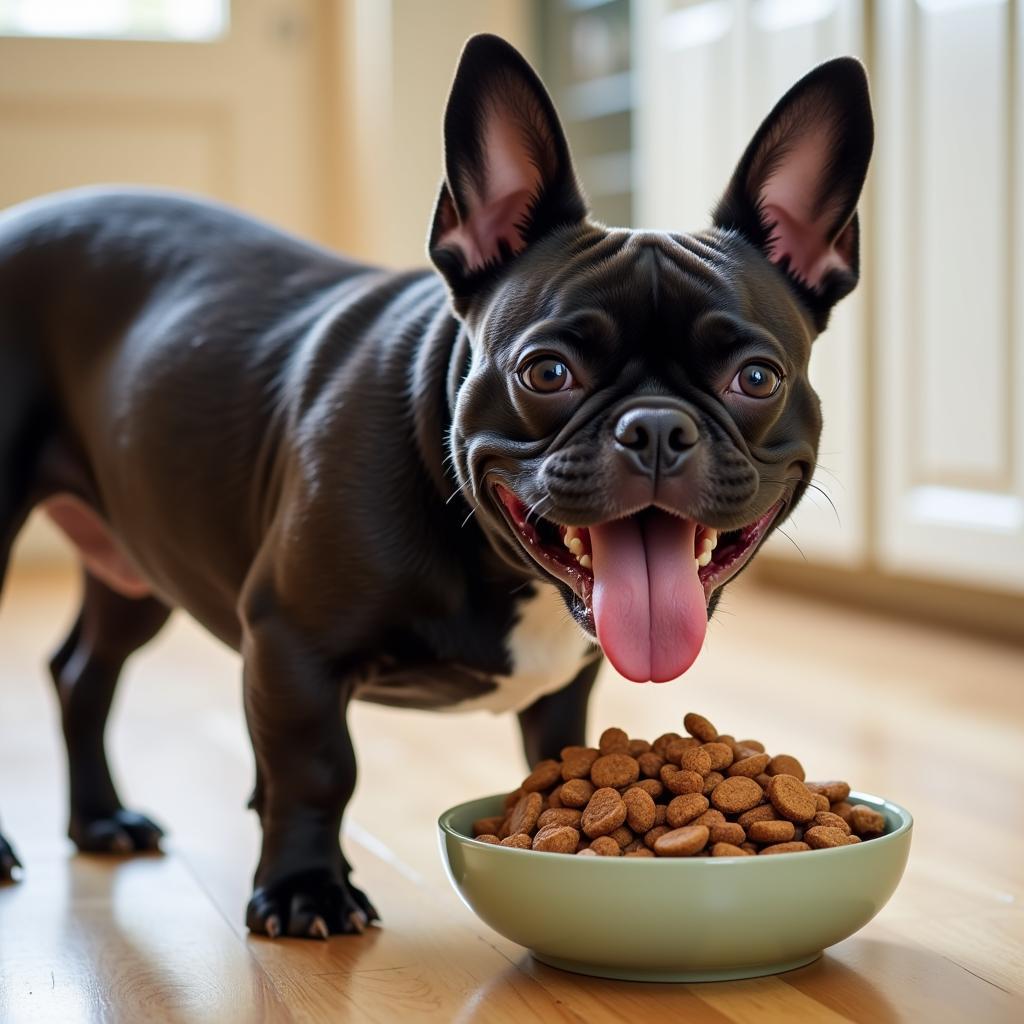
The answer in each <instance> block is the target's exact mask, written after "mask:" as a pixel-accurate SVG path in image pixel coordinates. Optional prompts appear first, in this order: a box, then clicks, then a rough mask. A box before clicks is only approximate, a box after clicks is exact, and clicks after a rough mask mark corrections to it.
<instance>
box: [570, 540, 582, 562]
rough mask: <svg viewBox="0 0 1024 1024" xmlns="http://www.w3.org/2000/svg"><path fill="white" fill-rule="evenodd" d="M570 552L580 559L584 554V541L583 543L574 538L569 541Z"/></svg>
mask: <svg viewBox="0 0 1024 1024" xmlns="http://www.w3.org/2000/svg"><path fill="white" fill-rule="evenodd" d="M569 550H570V551H571V552H572V553H573V554H574V555H575V556H576V557H577V558H579V556H580V555H582V554H583V541H581V540H580V539H579V537H573V539H572V540H571V541H569Z"/></svg>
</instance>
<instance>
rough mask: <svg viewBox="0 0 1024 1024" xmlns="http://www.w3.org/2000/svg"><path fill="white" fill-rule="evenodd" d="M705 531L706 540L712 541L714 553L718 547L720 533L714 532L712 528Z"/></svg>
mask: <svg viewBox="0 0 1024 1024" xmlns="http://www.w3.org/2000/svg"><path fill="white" fill-rule="evenodd" d="M705 529H706V530H707V533H705V534H704V539H705V540H709V541H711V550H712V551H714V550H715V548H717V547H718V531H717V530H713V529H712V528H711V527H710V526H708V527H705Z"/></svg>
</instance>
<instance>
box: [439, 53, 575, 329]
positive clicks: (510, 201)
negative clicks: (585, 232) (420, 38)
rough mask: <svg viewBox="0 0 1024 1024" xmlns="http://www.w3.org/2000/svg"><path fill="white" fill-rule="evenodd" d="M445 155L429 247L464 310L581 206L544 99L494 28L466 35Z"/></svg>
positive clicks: (449, 109) (559, 128)
mask: <svg viewBox="0 0 1024 1024" xmlns="http://www.w3.org/2000/svg"><path fill="white" fill-rule="evenodd" d="M444 155H445V180H444V182H443V183H442V185H441V194H440V196H439V197H438V200H437V207H436V209H435V211H434V221H433V225H432V227H431V229H430V242H429V246H428V248H429V252H430V258H431V259H432V260H433V262H434V264H435V266H436V267H437V269H438V270H439V271H440V272H441V273H442V274H443V275H444V277H445V279H446V280H447V282H448V285H449V287H450V288H451V292H452V298H453V301H454V304H455V308H456V309H457V310H459V311H460V312H462V311H464V309H465V305H466V303H467V302H468V300H469V299H470V298H471V297H472V295H473V294H474V293H475V292H476V291H477V290H478V289H479V288H480V287H482V286H483V285H485V284H487V283H488V282H489V281H490V280H491V279H492V277H493V276H494V275H495V274H496V273H499V272H500V271H501V270H502V269H503V268H504V267H505V266H506V265H507V264H509V263H510V262H511V261H512V260H513V259H515V257H516V256H517V255H518V254H519V253H520V252H522V251H523V249H525V248H526V247H527V246H528V245H530V243H531V242H534V241H536V240H537V239H538V238H541V237H542V236H543V235H545V234H547V233H548V232H550V231H552V230H554V229H555V228H557V227H560V226H562V225H565V224H575V223H578V222H579V221H581V220H582V219H583V218H584V217H585V216H586V212H587V210H586V204H585V203H584V200H583V196H582V195H581V193H580V189H579V185H578V184H577V182H576V175H575V172H574V171H573V167H572V160H571V159H570V157H569V146H568V143H567V142H566V141H565V134H564V132H563V131H562V126H561V124H560V123H559V120H558V115H557V114H556V113H555V108H554V106H553V104H552V103H551V98H550V97H549V96H548V94H547V92H546V91H545V89H544V86H543V85H542V84H541V82H540V79H539V78H538V77H537V75H536V74H535V72H534V71H533V69H532V68H531V67H530V65H529V64H527V62H526V61H525V60H524V59H523V57H522V55H521V54H520V53H519V52H518V51H517V50H516V49H515V48H514V47H512V46H510V45H509V44H508V43H506V42H505V41H504V40H503V39H499V38H498V37H497V36H492V35H478V36H473V38H472V39H470V40H469V42H467V43H466V46H465V49H464V50H463V51H462V57H461V59H460V60H459V67H458V70H457V71H456V72H455V81H454V83H453V84H452V90H451V94H450V95H449V97H448V107H447V109H446V111H445V116H444Z"/></svg>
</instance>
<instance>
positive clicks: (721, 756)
mask: <svg viewBox="0 0 1024 1024" xmlns="http://www.w3.org/2000/svg"><path fill="white" fill-rule="evenodd" d="M700 749H701V750H703V751H704V753H705V754H707V755H708V757H709V758H711V770H712V771H713V772H721V771H725V769H726V768H728V767H729V765H731V764H732V763H733V761H734V760H735V759H736V758H735V756H734V754H733V749H732V747H730V746H729V744H728V743H718V742H716V741H712V742H711V743H705V744H704V746H702V747H701V748H700Z"/></svg>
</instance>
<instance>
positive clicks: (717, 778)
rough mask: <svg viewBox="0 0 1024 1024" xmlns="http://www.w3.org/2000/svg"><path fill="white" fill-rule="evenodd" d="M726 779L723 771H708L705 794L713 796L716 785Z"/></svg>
mask: <svg viewBox="0 0 1024 1024" xmlns="http://www.w3.org/2000/svg"><path fill="white" fill-rule="evenodd" d="M724 779H725V776H724V775H723V774H722V773H721V772H708V773H707V775H705V776H704V789H703V790H702V792H703V794H704V795H705V796H711V793H712V791H713V790H714V788H715V786H717V785H718V784H719V783H720V782H722V781H723V780H724Z"/></svg>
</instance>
